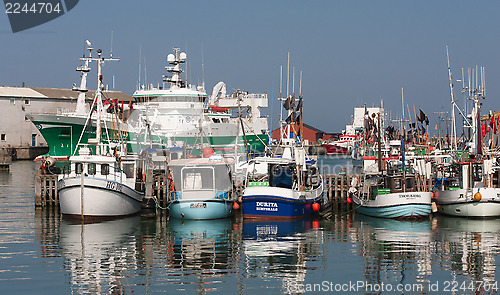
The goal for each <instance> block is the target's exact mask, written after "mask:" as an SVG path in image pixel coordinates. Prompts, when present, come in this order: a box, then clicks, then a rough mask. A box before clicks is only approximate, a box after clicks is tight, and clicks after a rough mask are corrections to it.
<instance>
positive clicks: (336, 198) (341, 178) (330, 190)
mask: <svg viewBox="0 0 500 295" xmlns="http://www.w3.org/2000/svg"><path fill="white" fill-rule="evenodd" d="M353 177H357V175H355V174H327V175H325V176H324V178H323V180H324V182H325V194H326V200H327V203H326V204H325V205H326V206H327V207H326V208H325V209H330V210H331V211H333V213H338V212H346V211H352V210H353V209H354V207H353V204H352V203H349V202H348V201H347V197H348V191H349V187H350V184H351V181H352V178H353ZM323 211H324V210H323Z"/></svg>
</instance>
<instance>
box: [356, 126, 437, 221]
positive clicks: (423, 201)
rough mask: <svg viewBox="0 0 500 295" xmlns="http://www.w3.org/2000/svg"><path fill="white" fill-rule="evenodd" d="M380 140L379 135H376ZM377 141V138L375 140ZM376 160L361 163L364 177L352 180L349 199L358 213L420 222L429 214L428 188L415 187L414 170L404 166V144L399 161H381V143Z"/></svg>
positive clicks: (379, 142)
mask: <svg viewBox="0 0 500 295" xmlns="http://www.w3.org/2000/svg"><path fill="white" fill-rule="evenodd" d="M379 136H380V133H379ZM378 138H380V137H378ZM377 141H378V143H377V145H378V151H377V155H378V159H377V161H376V162H375V161H374V162H373V164H374V165H371V166H368V165H367V164H369V163H372V162H371V160H364V173H363V174H362V175H361V177H360V178H359V179H358V178H353V179H352V182H351V187H350V188H349V198H350V200H348V201H352V202H353V203H354V208H355V209H356V211H357V212H359V213H362V214H365V215H369V216H374V217H382V218H421V217H426V216H429V214H431V210H432V203H431V195H432V194H431V192H430V188H427V187H425V186H422V185H417V174H416V172H415V169H414V168H413V167H412V166H410V167H408V166H407V165H406V160H405V154H404V150H405V146H404V141H401V143H402V144H401V146H400V150H401V153H400V154H401V160H396V159H387V158H383V157H382V148H381V141H380V140H377Z"/></svg>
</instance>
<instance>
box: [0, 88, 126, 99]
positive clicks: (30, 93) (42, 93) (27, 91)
mask: <svg viewBox="0 0 500 295" xmlns="http://www.w3.org/2000/svg"><path fill="white" fill-rule="evenodd" d="M94 95H95V90H89V91H87V92H86V93H85V99H87V100H92V99H93V98H94ZM103 95H104V97H107V98H110V99H115V98H118V101H125V102H128V101H130V100H132V99H133V98H132V97H131V96H130V95H128V94H125V93H123V92H121V91H104V92H103ZM0 97H21V98H52V99H77V98H78V91H73V90H71V89H61V88H40V87H9V86H0Z"/></svg>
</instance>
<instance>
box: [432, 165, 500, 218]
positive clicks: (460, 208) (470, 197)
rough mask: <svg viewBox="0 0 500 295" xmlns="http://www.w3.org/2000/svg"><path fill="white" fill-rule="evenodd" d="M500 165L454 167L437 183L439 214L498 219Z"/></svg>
mask: <svg viewBox="0 0 500 295" xmlns="http://www.w3.org/2000/svg"><path fill="white" fill-rule="evenodd" d="M499 171H500V165H498V163H497V160H495V161H494V160H488V159H486V160H482V161H466V162H460V163H454V164H452V165H450V166H448V167H446V169H445V170H443V172H444V174H443V175H442V176H444V177H440V178H439V179H437V180H438V186H439V190H436V191H435V193H434V194H435V197H434V199H435V201H436V205H437V208H438V212H440V213H443V214H447V215H453V216H462V217H478V218H484V217H500V183H499V178H498V176H499Z"/></svg>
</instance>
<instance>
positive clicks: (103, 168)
mask: <svg viewBox="0 0 500 295" xmlns="http://www.w3.org/2000/svg"><path fill="white" fill-rule="evenodd" d="M108 174H109V164H101V175H108Z"/></svg>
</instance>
